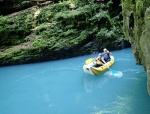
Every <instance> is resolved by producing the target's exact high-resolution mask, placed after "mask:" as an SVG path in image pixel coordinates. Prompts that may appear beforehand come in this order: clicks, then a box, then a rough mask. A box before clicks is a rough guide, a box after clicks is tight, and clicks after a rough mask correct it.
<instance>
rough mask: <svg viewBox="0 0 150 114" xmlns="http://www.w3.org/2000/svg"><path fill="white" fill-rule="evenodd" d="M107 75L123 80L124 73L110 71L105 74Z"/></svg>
mask: <svg viewBox="0 0 150 114" xmlns="http://www.w3.org/2000/svg"><path fill="white" fill-rule="evenodd" d="M105 75H107V76H113V77H117V78H121V77H122V76H123V73H122V72H121V71H115V72H113V71H108V72H106V73H105Z"/></svg>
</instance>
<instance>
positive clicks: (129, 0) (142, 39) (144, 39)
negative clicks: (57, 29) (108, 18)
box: [122, 0, 150, 94]
mask: <svg viewBox="0 0 150 114" xmlns="http://www.w3.org/2000/svg"><path fill="white" fill-rule="evenodd" d="M122 15H123V28H124V34H125V37H126V39H127V40H129V41H130V43H131V45H132V50H133V53H134V55H135V57H136V61H137V64H142V65H143V66H144V68H145V70H146V71H147V79H148V81H147V85H148V93H149V94H150V60H149V58H150V44H149V43H150V1H149V0H136V1H135V0H122Z"/></svg>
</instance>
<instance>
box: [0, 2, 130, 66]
mask: <svg viewBox="0 0 150 114" xmlns="http://www.w3.org/2000/svg"><path fill="white" fill-rule="evenodd" d="M118 7H119V6H118ZM112 8H113V3H112V2H111V1H109V2H107V3H100V4H98V3H95V2H76V1H75V2H70V1H65V2H60V3H55V4H53V3H52V4H50V5H48V6H43V7H39V6H36V7H33V8H31V9H30V10H27V11H23V12H20V13H15V15H13V14H11V15H8V16H1V17H0V28H1V29H0V37H1V39H0V45H1V47H0V66H4V65H14V64H24V63H33V62H40V61H47V60H57V59H64V58H69V57H74V56H81V55H86V54H90V53H93V52H98V51H101V50H102V49H103V48H104V47H107V48H108V49H109V50H116V49H122V48H123V47H128V46H130V44H129V43H124V42H126V41H124V39H123V38H124V35H123V31H122V27H121V20H120V16H119V12H118V13H116V12H115V11H114V12H115V13H112V12H111V9H112ZM123 44H125V45H123ZM126 44H127V45H126Z"/></svg>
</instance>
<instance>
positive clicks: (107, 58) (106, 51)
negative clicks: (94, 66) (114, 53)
mask: <svg viewBox="0 0 150 114" xmlns="http://www.w3.org/2000/svg"><path fill="white" fill-rule="evenodd" d="M110 54H111V53H110V52H109V51H108V50H107V49H106V48H104V49H103V53H102V56H103V58H104V60H105V61H106V62H108V61H110V59H111V58H110Z"/></svg>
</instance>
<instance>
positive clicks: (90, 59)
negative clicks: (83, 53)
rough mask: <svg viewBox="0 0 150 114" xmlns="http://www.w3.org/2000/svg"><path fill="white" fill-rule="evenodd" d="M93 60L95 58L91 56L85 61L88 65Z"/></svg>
mask: <svg viewBox="0 0 150 114" xmlns="http://www.w3.org/2000/svg"><path fill="white" fill-rule="evenodd" d="M92 61H93V58H89V59H88V60H86V61H85V63H86V64H87V65H88V64H90V63H91V62H92Z"/></svg>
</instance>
